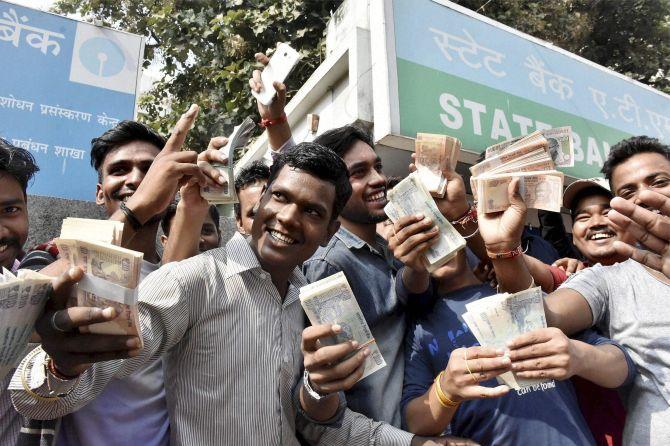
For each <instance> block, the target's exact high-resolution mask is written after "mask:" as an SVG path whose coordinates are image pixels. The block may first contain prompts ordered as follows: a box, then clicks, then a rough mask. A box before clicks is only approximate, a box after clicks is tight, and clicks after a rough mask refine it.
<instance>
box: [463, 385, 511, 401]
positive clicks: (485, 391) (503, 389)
mask: <svg viewBox="0 0 670 446" xmlns="http://www.w3.org/2000/svg"><path fill="white" fill-rule="evenodd" d="M509 390H510V388H509V387H508V386H506V385H501V386H497V387H484V386H472V387H470V388H469V389H468V390H467V398H468V399H474V398H500V397H501V396H504V395H506V394H507V393H508V392H509Z"/></svg>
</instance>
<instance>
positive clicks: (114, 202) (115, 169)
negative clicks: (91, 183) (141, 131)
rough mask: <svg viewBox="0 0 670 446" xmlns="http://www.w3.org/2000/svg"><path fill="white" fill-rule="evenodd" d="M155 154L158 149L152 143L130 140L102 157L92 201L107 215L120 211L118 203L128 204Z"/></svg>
mask: <svg viewBox="0 0 670 446" xmlns="http://www.w3.org/2000/svg"><path fill="white" fill-rule="evenodd" d="M158 153H160V150H159V149H158V147H156V146H154V145H153V144H150V143H148V142H144V141H133V142H130V143H128V144H124V145H122V146H119V147H117V148H116V149H114V150H112V151H110V152H109V153H108V154H107V156H105V159H104V161H103V162H102V165H101V166H100V176H101V180H100V183H98V185H97V191H96V196H95V202H96V203H97V204H99V205H102V206H104V207H105V211H106V213H107V215H108V216H110V215H112V214H113V213H114V212H116V211H117V210H118V209H119V204H120V202H121V201H127V200H128V198H130V197H131V196H132V195H133V194H134V193H135V191H136V190H137V188H138V187H139V185H140V183H141V182H142V180H143V179H144V176H145V175H146V173H147V171H148V170H149V167H151V163H153V161H154V158H156V155H158Z"/></svg>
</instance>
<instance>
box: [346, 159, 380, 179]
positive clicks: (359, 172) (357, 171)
mask: <svg viewBox="0 0 670 446" xmlns="http://www.w3.org/2000/svg"><path fill="white" fill-rule="evenodd" d="M373 169H374V170H375V172H377V173H382V171H383V170H384V166H383V165H382V162H381V161H377V162H376V163H375V165H374V166H373ZM369 171H370V169H369V168H368V167H367V166H356V167H354V168H353V169H351V170H350V171H349V176H350V177H351V178H358V179H360V178H365V177H366V176H367V175H368V173H369Z"/></svg>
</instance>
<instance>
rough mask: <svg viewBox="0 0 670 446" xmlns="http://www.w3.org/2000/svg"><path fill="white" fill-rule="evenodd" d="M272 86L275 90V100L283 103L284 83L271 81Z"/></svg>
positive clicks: (284, 100)
mask: <svg viewBox="0 0 670 446" xmlns="http://www.w3.org/2000/svg"><path fill="white" fill-rule="evenodd" d="M272 86H273V87H274V88H275V91H276V92H277V102H278V103H280V104H284V103H285V102H286V85H284V84H283V83H281V82H277V81H275V82H273V83H272Z"/></svg>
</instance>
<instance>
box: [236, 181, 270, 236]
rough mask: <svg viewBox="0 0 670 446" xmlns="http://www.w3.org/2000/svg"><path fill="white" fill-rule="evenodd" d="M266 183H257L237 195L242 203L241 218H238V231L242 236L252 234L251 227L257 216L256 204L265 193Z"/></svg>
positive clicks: (241, 190)
mask: <svg viewBox="0 0 670 446" xmlns="http://www.w3.org/2000/svg"><path fill="white" fill-rule="evenodd" d="M266 184H267V182H266V181H257V182H256V183H254V184H251V185H249V186H247V187H245V188H243V189H240V192H239V193H238V194H237V199H238V200H239V201H240V218H237V219H236V221H237V230H238V231H239V232H241V233H242V234H251V225H253V223H254V216H255V215H256V210H255V207H256V204H258V200H259V198H260V197H261V194H262V193H263V188H264V187H265V185H266Z"/></svg>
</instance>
